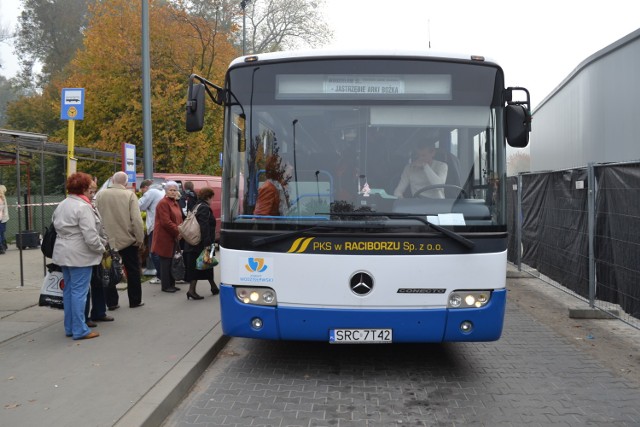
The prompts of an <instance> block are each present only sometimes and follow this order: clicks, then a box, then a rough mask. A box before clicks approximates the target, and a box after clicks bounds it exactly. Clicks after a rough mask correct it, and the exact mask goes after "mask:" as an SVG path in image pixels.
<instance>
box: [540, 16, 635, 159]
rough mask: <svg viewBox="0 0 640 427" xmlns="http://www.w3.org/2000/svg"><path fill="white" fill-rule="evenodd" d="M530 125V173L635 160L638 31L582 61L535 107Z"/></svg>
mask: <svg viewBox="0 0 640 427" xmlns="http://www.w3.org/2000/svg"><path fill="white" fill-rule="evenodd" d="M550 66H552V65H550ZM532 127H533V129H532V132H531V144H530V146H529V147H530V154H531V170H532V171H541V170H558V169H569V168H574V167H579V166H585V165H587V164H588V163H589V162H596V163H603V162H626V161H635V160H639V159H640V29H638V30H636V31H634V32H633V33H631V34H629V35H628V36H626V37H624V38H622V39H620V40H618V41H617V42H615V43H613V44H611V45H609V46H607V47H606V48H604V49H602V50H600V51H599V52H596V53H595V54H593V55H591V56H590V57H589V58H587V59H586V60H585V61H583V62H582V63H581V64H580V65H579V66H578V67H577V68H576V69H575V70H574V71H573V72H572V73H571V74H570V75H569V76H568V77H567V78H566V79H564V80H563V81H562V83H561V84H560V85H559V86H558V87H557V88H556V89H555V90H554V91H553V92H552V93H551V94H549V96H547V97H546V98H545V99H544V100H543V101H542V102H541V103H540V105H539V106H538V107H537V108H536V109H535V111H534V113H533V123H532Z"/></svg>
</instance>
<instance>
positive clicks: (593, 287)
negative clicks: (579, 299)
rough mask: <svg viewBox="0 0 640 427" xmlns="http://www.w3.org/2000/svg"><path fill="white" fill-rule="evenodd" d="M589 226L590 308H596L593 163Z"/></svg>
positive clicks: (591, 168)
mask: <svg viewBox="0 0 640 427" xmlns="http://www.w3.org/2000/svg"><path fill="white" fill-rule="evenodd" d="M587 185H588V186H589V188H588V191H587V226H588V227H589V307H591V308H594V306H595V299H596V258H595V249H594V244H595V242H594V239H595V223H596V218H595V216H596V202H595V192H596V178H595V168H594V166H593V163H589V164H588V165H587Z"/></svg>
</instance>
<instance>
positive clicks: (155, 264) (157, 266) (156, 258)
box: [147, 231, 160, 279]
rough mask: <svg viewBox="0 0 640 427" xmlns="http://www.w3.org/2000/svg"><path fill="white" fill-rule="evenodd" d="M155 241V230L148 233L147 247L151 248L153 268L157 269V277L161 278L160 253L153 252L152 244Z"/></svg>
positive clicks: (150, 254)
mask: <svg viewBox="0 0 640 427" xmlns="http://www.w3.org/2000/svg"><path fill="white" fill-rule="evenodd" d="M152 243H153V231H152V232H151V233H149V234H147V245H148V246H147V247H148V248H149V256H150V257H151V262H152V263H153V268H155V269H156V277H157V278H158V279H159V278H160V257H159V256H158V254H155V253H153V252H151V244H152Z"/></svg>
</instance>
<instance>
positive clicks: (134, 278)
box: [96, 172, 144, 310]
mask: <svg viewBox="0 0 640 427" xmlns="http://www.w3.org/2000/svg"><path fill="white" fill-rule="evenodd" d="M111 180H112V184H111V186H110V187H109V188H106V189H104V190H102V191H99V192H98V194H97V195H96V208H97V209H98V212H100V216H102V221H103V223H104V229H105V231H106V232H107V235H108V236H109V244H110V245H112V248H113V249H116V250H117V251H118V253H119V254H120V256H121V257H122V264H123V265H124V268H125V270H126V273H127V294H128V295H129V307H131V308H134V307H141V306H143V305H144V302H143V301H142V286H141V280H140V279H141V277H140V258H139V257H138V248H139V247H141V246H142V245H143V244H144V225H143V224H142V216H141V215H140V208H139V207H138V197H137V196H136V195H135V193H134V192H133V191H131V190H128V189H127V187H126V185H127V180H128V178H127V174H126V173H125V172H116V173H115V174H114V175H113V178H112V179H111ZM107 307H108V308H109V310H115V309H116V308H119V307H120V305H119V304H118V291H117V290H116V289H115V288H109V289H108V290H107Z"/></svg>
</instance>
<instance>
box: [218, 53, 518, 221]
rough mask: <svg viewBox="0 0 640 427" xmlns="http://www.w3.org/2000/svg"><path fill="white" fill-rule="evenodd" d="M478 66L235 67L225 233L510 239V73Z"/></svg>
mask: <svg viewBox="0 0 640 427" xmlns="http://www.w3.org/2000/svg"><path fill="white" fill-rule="evenodd" d="M470 64H471V63H469V62H466V63H464V64H461V63H457V62H455V61H449V62H447V61H426V60H416V59H406V60H402V61H399V60H398V59H393V60H391V59H384V58H375V59H374V58H353V59H341V60H335V59H323V60H317V61H295V60H288V61H285V60H280V61H274V62H272V63H268V62H267V63H264V62H263V63H260V64H259V66H253V65H252V64H250V63H244V64H240V65H238V66H235V67H232V68H231V69H230V70H229V73H228V76H227V85H226V86H227V88H228V90H229V91H230V93H232V94H233V96H232V98H231V99H232V101H233V102H230V103H228V104H227V106H226V108H227V111H226V121H227V122H226V126H225V129H226V135H225V152H224V176H225V179H224V185H225V186H226V191H227V194H228V195H229V197H226V198H225V200H224V202H223V203H224V205H223V215H222V217H223V221H224V222H225V227H226V228H227V229H246V228H251V229H254V230H260V229H265V230H266V229H280V230H295V229H297V228H301V227H310V226H316V225H320V226H327V227H331V226H345V225H347V226H352V227H354V228H358V227H373V226H374V225H375V227H374V228H375V229H376V230H384V231H403V230H407V229H416V228H417V229H420V230H423V229H424V230H426V229H429V224H428V223H431V224H435V225H440V226H445V227H449V226H450V227H455V228H456V229H457V230H461V231H473V230H480V229H481V230H484V231H487V230H490V231H505V230H506V225H505V224H506V220H505V217H504V213H503V212H504V208H503V205H504V189H503V188H502V186H501V185H500V183H501V182H504V179H503V178H504V176H503V175H504V169H505V166H504V156H505V155H504V135H503V131H502V126H501V125H500V123H501V121H502V120H503V118H502V115H501V114H502V110H501V108H502V107H501V104H503V101H502V99H501V92H500V91H501V88H502V87H503V82H502V79H503V77H502V70H501V69H500V68H499V67H498V66H497V65H495V64H491V63H478V64H477V65H476V64H471V66H470ZM418 219H420V220H418ZM425 219H426V220H427V221H428V223H427V222H425V221H424V220H425Z"/></svg>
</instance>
